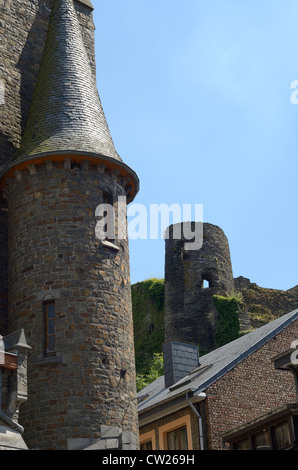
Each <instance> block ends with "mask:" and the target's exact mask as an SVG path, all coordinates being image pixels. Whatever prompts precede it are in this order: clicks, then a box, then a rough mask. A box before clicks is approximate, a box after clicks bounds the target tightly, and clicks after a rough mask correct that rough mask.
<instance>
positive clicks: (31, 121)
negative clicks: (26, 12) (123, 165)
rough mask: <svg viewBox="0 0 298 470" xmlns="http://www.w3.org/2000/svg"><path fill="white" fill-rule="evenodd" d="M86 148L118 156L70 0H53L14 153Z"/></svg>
mask: <svg viewBox="0 0 298 470" xmlns="http://www.w3.org/2000/svg"><path fill="white" fill-rule="evenodd" d="M65 150H68V151H70V150H71V151H83V152H84V151H86V152H89V153H94V154H99V155H104V156H107V157H111V158H113V159H116V160H118V161H121V158H120V157H119V155H118V153H117V152H116V150H115V147H114V143H113V140H112V137H111V134H110V131H109V128H108V124H107V121H106V118H105V114H104V111H103V108H102V105H101V101H100V97H99V95H98V91H97V87H96V80H95V78H94V76H93V73H92V69H91V65H90V61H89V57H88V54H87V51H86V48H85V44H84V40H83V36H82V32H81V26H80V23H79V19H78V16H77V13H76V10H75V7H74V4H73V0H55V1H54V5H53V9H52V14H51V18H50V23H49V30H48V35H47V40H46V45H45V48H44V52H43V58H42V61H41V65H40V70H39V74H38V78H37V83H36V86H35V92H34V96H33V100H32V105H31V110H30V113H29V117H28V121H27V124H26V127H25V131H24V134H23V138H22V141H21V145H20V148H19V150H18V151H17V152H16V154H15V155H14V161H17V160H18V159H21V158H24V157H28V156H32V155H37V154H40V153H43V152H51V151H61V152H63V151H65Z"/></svg>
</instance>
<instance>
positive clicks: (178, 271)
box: [165, 223, 234, 351]
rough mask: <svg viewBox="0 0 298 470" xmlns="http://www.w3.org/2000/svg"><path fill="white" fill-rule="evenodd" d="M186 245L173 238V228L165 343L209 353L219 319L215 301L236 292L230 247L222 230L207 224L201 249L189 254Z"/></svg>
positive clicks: (169, 243) (167, 266)
mask: <svg viewBox="0 0 298 470" xmlns="http://www.w3.org/2000/svg"><path fill="white" fill-rule="evenodd" d="M193 232H194V229H193ZM185 242H186V240H185V238H184V237H182V238H181V239H174V238H173V226H171V227H170V232H169V238H168V239H166V255H165V334H166V338H165V340H166V341H171V340H176V341H184V342H188V343H194V344H199V346H200V348H201V350H202V351H210V350H211V349H212V348H214V346H215V339H214V333H215V329H216V325H217V319H218V313H217V311H216V309H215V307H214V305H213V300H212V297H213V295H226V294H227V293H228V294H229V293H231V292H232V291H233V289H234V282H233V273H232V265H231V258H230V250H229V243H228V240H227V238H226V236H225V234H224V232H223V231H222V230H221V229H220V228H219V227H217V226H215V225H211V224H207V223H204V224H203V246H202V248H200V249H199V250H186V249H185ZM204 281H206V282H207V283H208V284H207V285H208V287H207V286H206V288H204V285H203V284H204Z"/></svg>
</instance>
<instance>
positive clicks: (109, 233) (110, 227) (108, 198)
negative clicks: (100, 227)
mask: <svg viewBox="0 0 298 470" xmlns="http://www.w3.org/2000/svg"><path fill="white" fill-rule="evenodd" d="M103 203H104V204H106V205H107V206H108V207H107V211H106V213H105V217H106V219H107V223H106V224H105V226H104V233H105V234H106V237H105V239H106V240H108V241H112V240H114V239H115V218H114V207H113V203H114V201H113V195H112V194H111V193H110V192H109V191H104V192H103Z"/></svg>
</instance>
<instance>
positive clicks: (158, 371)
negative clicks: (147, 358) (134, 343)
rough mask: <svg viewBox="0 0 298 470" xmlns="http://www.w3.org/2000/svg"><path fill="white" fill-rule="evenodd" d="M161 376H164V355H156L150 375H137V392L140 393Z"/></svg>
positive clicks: (152, 361)
mask: <svg viewBox="0 0 298 470" xmlns="http://www.w3.org/2000/svg"><path fill="white" fill-rule="evenodd" d="M161 375H163V355H162V353H154V354H153V358H152V360H151V362H150V364H149V371H148V374H146V375H145V374H138V375H137V391H138V392H139V391H140V390H142V389H143V388H144V387H146V386H147V385H149V384H151V383H152V382H154V380H156V379H157V378H158V377H160V376H161Z"/></svg>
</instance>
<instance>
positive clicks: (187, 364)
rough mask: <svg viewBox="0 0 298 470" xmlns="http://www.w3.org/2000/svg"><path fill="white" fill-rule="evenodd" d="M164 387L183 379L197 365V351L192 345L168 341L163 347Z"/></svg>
mask: <svg viewBox="0 0 298 470" xmlns="http://www.w3.org/2000/svg"><path fill="white" fill-rule="evenodd" d="M163 359H164V376H165V387H166V388H168V387H170V386H171V385H173V384H174V383H176V382H178V381H179V380H180V379H182V378H183V377H185V376H186V375H187V374H189V372H191V371H193V370H194V369H195V368H196V367H198V365H199V349H198V346H196V345H194V344H187V343H179V342H177V341H169V342H167V343H164V345H163Z"/></svg>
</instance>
